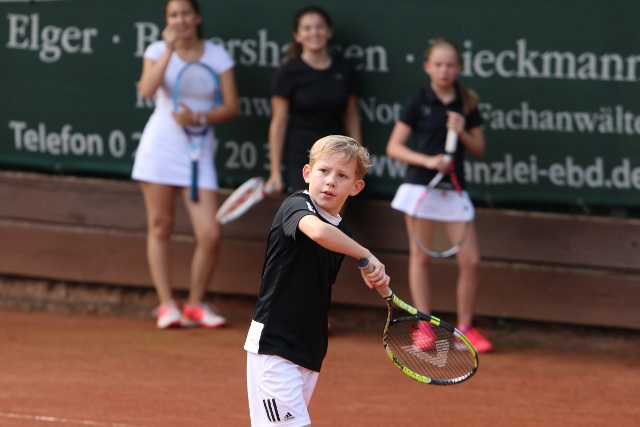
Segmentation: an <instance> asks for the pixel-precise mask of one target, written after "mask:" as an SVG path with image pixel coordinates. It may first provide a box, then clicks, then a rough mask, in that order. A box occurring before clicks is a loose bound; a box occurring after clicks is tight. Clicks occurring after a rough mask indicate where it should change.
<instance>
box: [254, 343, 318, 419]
mask: <svg viewBox="0 0 640 427" xmlns="http://www.w3.org/2000/svg"><path fill="white" fill-rule="evenodd" d="M317 381H318V372H315V371H310V370H309V369H306V368H303V367H301V366H298V365H296V364H295V363H292V362H290V361H288V360H287V359H283V358H282V357H279V356H272V355H268V354H256V353H252V352H249V351H248V352H247V393H248V397H249V414H250V416H251V426H252V427H273V426H283V427H301V426H306V425H310V424H311V419H310V418H309V412H308V410H307V406H308V405H309V401H310V400H311V395H312V394H313V390H314V389H315V387H316V382H317Z"/></svg>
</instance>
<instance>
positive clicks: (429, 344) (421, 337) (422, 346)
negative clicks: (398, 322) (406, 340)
mask: <svg viewBox="0 0 640 427" xmlns="http://www.w3.org/2000/svg"><path fill="white" fill-rule="evenodd" d="M409 329H410V331H411V339H412V340H413V345H414V346H415V347H416V348H417V349H419V350H422V351H429V350H434V349H435V348H436V333H435V331H434V330H433V328H432V327H431V326H430V325H429V323H428V322H419V323H418V327H417V328H416V327H413V326H410V327H409Z"/></svg>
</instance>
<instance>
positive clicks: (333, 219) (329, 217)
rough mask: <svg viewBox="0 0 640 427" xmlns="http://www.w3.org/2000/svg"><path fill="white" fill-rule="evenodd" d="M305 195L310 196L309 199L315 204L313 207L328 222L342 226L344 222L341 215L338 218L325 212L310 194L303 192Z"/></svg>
mask: <svg viewBox="0 0 640 427" xmlns="http://www.w3.org/2000/svg"><path fill="white" fill-rule="evenodd" d="M302 193H303V194H306V195H307V196H309V198H310V199H311V203H313V207H314V208H316V210H317V211H318V213H319V214H320V215H321V216H322V217H323V218H324V219H326V220H327V221H329V222H330V223H331V224H333V225H335V226H337V225H338V224H340V221H342V217H341V216H340V214H338V216H333V215H331V214H330V213H329V212H327V211H325V210H324V209H322V208H321V207H320V206H318V205H317V204H316V201H315V200H313V197H311V195H310V194H309V192H308V191H307V190H304V191H303V192H302Z"/></svg>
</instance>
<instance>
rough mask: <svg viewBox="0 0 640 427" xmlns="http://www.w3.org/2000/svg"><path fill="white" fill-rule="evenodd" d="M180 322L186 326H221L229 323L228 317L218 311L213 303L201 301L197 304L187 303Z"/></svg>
mask: <svg viewBox="0 0 640 427" xmlns="http://www.w3.org/2000/svg"><path fill="white" fill-rule="evenodd" d="M180 323H181V324H182V326H186V327H194V326H200V327H202V328H219V327H221V326H224V325H226V324H227V319H225V318H224V317H222V316H221V315H220V314H219V313H218V309H217V308H216V307H215V306H214V305H213V304H207V303H204V302H201V303H200V304H195V305H191V304H185V305H184V307H183V308H182V318H181V319H180Z"/></svg>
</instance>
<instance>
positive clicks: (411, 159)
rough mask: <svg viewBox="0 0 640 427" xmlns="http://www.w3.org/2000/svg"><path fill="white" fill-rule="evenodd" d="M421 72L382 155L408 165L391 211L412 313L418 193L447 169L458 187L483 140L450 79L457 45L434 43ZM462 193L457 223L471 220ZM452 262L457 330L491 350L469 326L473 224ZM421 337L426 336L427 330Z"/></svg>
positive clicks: (418, 285) (420, 297) (422, 287)
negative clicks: (395, 214) (451, 145)
mask: <svg viewBox="0 0 640 427" xmlns="http://www.w3.org/2000/svg"><path fill="white" fill-rule="evenodd" d="M424 70H425V72H426V73H427V74H428V75H429V78H430V84H429V85H428V86H427V87H426V88H423V89H421V90H420V91H419V92H418V93H417V94H415V95H414V96H413V97H411V98H410V99H409V101H408V102H407V103H406V104H405V106H404V109H403V111H402V114H401V116H400V119H399V121H398V122H396V124H395V126H394V128H393V131H392V133H391V136H390V137H389V141H388V143H387V154H388V155H389V157H392V158H394V159H397V160H400V161H403V162H405V163H407V164H408V165H409V167H408V168H407V173H406V176H405V183H404V184H402V186H401V187H400V188H399V189H398V192H397V193H396V198H394V202H393V203H392V207H394V208H395V209H398V210H400V211H402V212H404V213H405V222H406V225H407V231H408V232H409V245H410V246H409V287H410V289H411V294H412V297H413V301H414V304H415V306H416V308H417V309H418V310H420V311H423V312H425V313H429V312H430V310H431V301H430V292H429V257H428V256H427V255H425V254H424V253H423V252H422V251H420V249H419V248H418V247H417V246H416V244H415V242H414V241H413V239H412V237H411V234H410V229H411V222H410V221H411V217H410V214H411V212H412V208H413V206H414V205H415V203H416V200H417V199H418V197H419V194H420V193H421V192H422V190H423V189H424V188H425V186H426V185H427V184H428V183H429V181H430V180H431V179H432V178H433V177H434V176H435V175H436V174H437V173H438V172H443V173H447V172H448V171H449V170H450V168H451V167H453V170H454V171H459V172H458V173H456V176H457V178H458V182H459V185H460V186H461V187H462V189H464V184H465V183H464V173H462V171H463V170H464V169H463V168H464V165H463V160H464V153H465V151H468V152H469V153H471V154H472V155H474V156H481V155H482V154H483V153H484V149H485V141H484V134H483V131H482V126H481V125H482V118H481V116H480V114H479V112H478V108H477V105H478V97H477V95H476V94H475V92H473V91H472V90H470V89H468V88H466V87H464V86H462V85H461V84H460V83H458V82H457V81H456V78H457V76H458V74H459V73H460V71H461V70H462V57H461V55H460V51H459V49H458V48H457V46H456V45H455V44H454V43H453V42H452V41H450V40H447V39H444V38H439V39H436V40H435V41H434V42H433V43H432V44H431V45H430V47H429V48H428V49H427V51H426V52H425V61H424ZM448 129H451V130H454V131H455V132H456V134H457V135H458V147H457V151H456V153H455V155H454V159H453V161H452V162H447V161H445V159H444V154H443V153H444V145H445V140H446V135H447V130H448ZM410 136H412V139H413V146H412V147H411V148H409V147H408V146H407V145H406V144H407V140H408V139H409V137H410ZM448 180H450V177H449V176H447V177H446V178H445V179H443V181H445V182H446V181H448ZM415 184H418V185H415ZM438 191H440V190H438ZM445 191H446V190H445ZM450 191H455V190H450ZM463 195H464V197H465V198H466V200H467V201H468V205H467V206H468V207H467V208H466V210H467V211H470V215H469V216H468V217H467V218H463V219H459V221H472V220H473V205H471V202H470V200H469V199H468V195H467V194H466V191H465V192H464V194H463ZM448 199H456V200H462V199H461V198H448ZM463 203H464V202H463ZM451 209H453V210H454V211H455V210H456V209H457V207H456V206H451ZM460 210H462V208H460ZM425 221H428V219H425ZM452 224H453V225H452V226H453V227H463V226H464V224H463V223H462V222H457V223H456V222H454V223H452ZM456 258H457V261H458V267H459V270H460V273H459V276H458V284H457V286H458V288H457V289H458V290H457V298H458V304H457V306H458V328H459V329H461V330H462V332H463V333H465V335H466V336H467V337H468V338H469V340H470V341H471V343H472V344H473V345H474V347H476V350H477V351H478V352H487V351H491V350H492V349H493V346H492V344H491V343H490V342H489V341H488V340H487V339H486V338H485V337H483V336H482V335H481V334H480V333H479V332H478V331H477V329H475V328H473V327H472V326H471V325H472V319H473V306H474V303H475V298H476V290H477V288H478V283H479V278H480V271H479V265H480V254H479V250H478V240H477V236H476V230H475V227H474V225H473V223H471V224H470V227H469V230H468V233H467V237H466V239H465V241H464V243H463V245H462V248H461V249H460V251H459V252H458V253H457V255H456ZM424 333H425V334H429V331H424ZM416 339H417V340H419V341H422V342H428V337H424V338H422V337H414V341H415V340H416Z"/></svg>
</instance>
